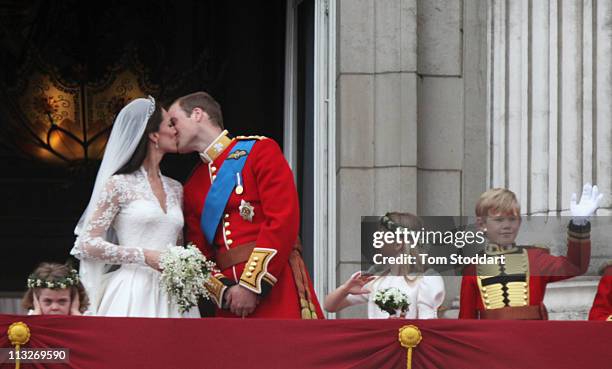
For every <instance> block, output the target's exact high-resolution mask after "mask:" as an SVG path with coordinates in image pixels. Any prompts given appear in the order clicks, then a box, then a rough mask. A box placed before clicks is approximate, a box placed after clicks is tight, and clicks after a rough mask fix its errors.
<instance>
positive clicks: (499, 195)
mask: <svg viewBox="0 0 612 369" xmlns="http://www.w3.org/2000/svg"><path fill="white" fill-rule="evenodd" d="M490 212H494V213H500V214H513V215H520V214H521V206H520V205H519V203H518V200H517V199H516V195H515V194H514V192H512V191H510V190H508V189H506V188H492V189H490V190H488V191H485V192H483V193H482V195H480V198H479V199H478V202H477V203H476V216H479V217H486V216H487V215H489V213H490Z"/></svg>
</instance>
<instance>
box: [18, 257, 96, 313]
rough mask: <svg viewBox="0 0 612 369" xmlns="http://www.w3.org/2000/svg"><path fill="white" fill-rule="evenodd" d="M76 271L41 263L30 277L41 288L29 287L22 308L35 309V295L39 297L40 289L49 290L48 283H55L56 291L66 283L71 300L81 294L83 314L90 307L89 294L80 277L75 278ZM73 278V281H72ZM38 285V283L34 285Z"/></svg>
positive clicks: (68, 267)
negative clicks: (79, 279)
mask: <svg viewBox="0 0 612 369" xmlns="http://www.w3.org/2000/svg"><path fill="white" fill-rule="evenodd" d="M75 273H76V271H73V269H72V268H71V267H70V266H69V265H66V264H58V263H41V264H40V265H39V266H38V267H37V268H36V269H35V270H34V272H32V274H31V275H30V279H33V280H35V281H39V284H40V285H41V287H29V288H28V290H27V291H26V293H25V295H24V296H23V300H22V301H21V306H22V307H23V308H24V309H25V310H30V309H34V294H35V293H36V296H38V295H39V291H38V290H39V289H41V288H47V283H48V282H51V283H54V284H55V286H51V287H54V288H55V289H57V288H59V287H58V286H60V284H62V283H65V285H66V286H67V287H66V288H70V298H71V299H73V298H74V296H75V295H76V294H77V293H78V294H79V303H80V304H79V311H80V312H81V313H83V312H85V310H87V307H89V298H88V297H87V292H86V291H85V287H83V284H82V283H81V282H80V281H78V277H77V278H76V280H75V278H74V274H75ZM70 278H72V279H70ZM34 284H35V285H36V283H34Z"/></svg>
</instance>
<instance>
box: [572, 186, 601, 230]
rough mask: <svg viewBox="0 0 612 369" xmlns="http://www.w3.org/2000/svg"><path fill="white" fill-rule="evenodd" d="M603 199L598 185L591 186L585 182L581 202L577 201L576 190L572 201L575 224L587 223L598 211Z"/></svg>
mask: <svg viewBox="0 0 612 369" xmlns="http://www.w3.org/2000/svg"><path fill="white" fill-rule="evenodd" d="M601 199H603V194H600V193H599V189H598V188H597V186H593V187H591V184H590V183H587V184H585V185H584V187H583V188H582V196H580V202H579V203H576V193H575V192H574V193H573V194H572V199H571V201H570V212H571V213H572V222H573V223H574V224H575V225H585V224H586V223H587V222H588V221H589V218H590V217H591V216H592V215H594V214H595V212H596V211H597V208H598V207H599V204H600V203H601Z"/></svg>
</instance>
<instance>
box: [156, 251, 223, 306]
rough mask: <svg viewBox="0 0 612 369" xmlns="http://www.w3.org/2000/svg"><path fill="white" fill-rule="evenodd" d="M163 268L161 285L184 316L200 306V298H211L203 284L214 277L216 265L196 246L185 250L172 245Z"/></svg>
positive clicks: (161, 261) (162, 263) (164, 254)
mask: <svg viewBox="0 0 612 369" xmlns="http://www.w3.org/2000/svg"><path fill="white" fill-rule="evenodd" d="M159 265H160V267H161V268H162V272H161V276H160V281H161V284H162V285H163V286H164V288H165V289H166V292H168V294H169V295H170V296H171V297H172V298H173V299H174V301H176V303H177V304H178V306H179V310H180V312H181V313H185V312H187V311H189V309H191V308H192V307H194V306H196V305H197V304H198V297H200V296H202V297H204V298H206V299H208V298H210V296H209V294H208V291H207V290H206V287H204V284H205V283H206V282H207V281H208V278H210V276H211V272H212V270H213V269H214V267H215V263H214V262H212V261H210V260H206V257H205V256H204V255H202V253H201V252H200V250H198V248H197V247H195V246H194V245H193V244H191V243H190V244H188V245H187V246H186V247H182V246H173V245H170V246H169V247H168V250H167V251H165V252H163V253H162V254H161V256H160V258H159Z"/></svg>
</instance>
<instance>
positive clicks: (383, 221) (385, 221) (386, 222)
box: [380, 213, 407, 232]
mask: <svg viewBox="0 0 612 369" xmlns="http://www.w3.org/2000/svg"><path fill="white" fill-rule="evenodd" d="M388 214H389V213H387V215H385V216H383V217H382V218H380V225H382V226H383V227H385V228H387V229H388V230H390V231H393V232H395V230H396V229H399V230H400V231H402V230H404V229H407V228H406V227H404V226H403V225H400V224H397V223H395V222H394V221H392V220H391V218H389V216H388Z"/></svg>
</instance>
